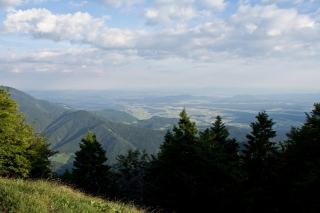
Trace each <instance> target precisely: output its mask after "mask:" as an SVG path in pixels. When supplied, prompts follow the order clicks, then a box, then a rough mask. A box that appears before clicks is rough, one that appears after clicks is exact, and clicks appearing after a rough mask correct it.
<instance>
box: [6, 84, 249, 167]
mask: <svg viewBox="0 0 320 213" xmlns="http://www.w3.org/2000/svg"><path fill="white" fill-rule="evenodd" d="M10 94H11V97H12V98H13V99H14V100H16V101H17V102H18V104H19V111H20V112H23V113H24V114H26V115H27V116H28V119H27V122H28V123H33V122H34V121H35V120H36V123H35V127H36V130H37V131H38V132H42V131H45V132H46V136H47V137H48V138H50V139H51V141H50V143H51V149H52V150H58V151H59V152H60V153H61V154H65V155H64V156H68V157H67V159H65V160H66V161H65V162H66V164H65V162H64V163H61V162H60V163H59V159H58V158H57V157H56V158H53V165H54V168H55V170H56V171H57V172H58V173H61V172H63V171H64V170H65V169H66V168H71V167H72V161H73V157H72V154H73V153H74V152H75V151H77V150H79V143H80V142H81V139H82V138H83V137H85V135H86V133H87V131H88V130H90V131H91V132H92V133H94V134H96V136H97V139H98V141H99V142H100V143H101V144H102V146H103V148H104V149H106V150H107V156H108V163H109V164H113V163H115V162H116V157H117V156H118V155H119V154H125V153H126V151H127V150H128V149H135V148H138V149H146V150H147V151H148V152H149V153H153V154H155V153H157V152H158V151H159V147H160V145H161V144H162V142H163V138H164V135H165V133H166V131H165V130H166V129H172V127H173V125H174V124H177V123H178V121H179V119H178V118H164V117H159V116H154V117H152V118H150V119H146V120H139V119H138V118H136V117H134V116H132V115H130V114H128V113H126V112H123V111H118V110H114V109H105V110H90V111H85V110H76V109H73V108H72V107H70V106H67V105H66V104H63V103H51V102H49V101H44V100H39V99H36V98H34V97H32V96H30V95H28V94H26V93H24V92H22V91H19V90H16V89H14V88H10ZM202 128H205V127H202ZM202 128H200V129H202ZM230 133H231V136H232V137H237V138H241V139H243V138H244V135H245V134H244V133H243V132H241V131H240V130H239V129H237V128H234V127H230ZM55 160H56V161H55Z"/></svg>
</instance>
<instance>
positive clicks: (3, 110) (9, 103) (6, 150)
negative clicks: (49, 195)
mask: <svg viewBox="0 0 320 213" xmlns="http://www.w3.org/2000/svg"><path fill="white" fill-rule="evenodd" d="M25 121H26V116H25V115H24V114H23V113H18V104H17V102H16V101H14V100H12V99H11V97H10V94H9V88H7V90H5V89H1V88H0V175H1V176H22V177H27V176H28V175H30V176H31V177H37V178H39V177H41V176H42V175H44V177H47V176H48V175H49V174H50V173H51V170H50V161H49V159H48V157H51V156H52V155H53V154H54V153H55V152H52V151H50V150H49V148H48V146H49V145H50V144H47V140H48V139H47V138H45V137H43V136H41V135H39V134H37V133H35V131H34V126H33V125H32V124H25ZM30 172H31V173H30ZM35 174H37V175H35Z"/></svg>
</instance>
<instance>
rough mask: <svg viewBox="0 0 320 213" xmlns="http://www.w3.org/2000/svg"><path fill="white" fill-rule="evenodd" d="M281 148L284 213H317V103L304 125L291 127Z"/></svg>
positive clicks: (319, 181) (319, 170) (319, 145)
mask: <svg viewBox="0 0 320 213" xmlns="http://www.w3.org/2000/svg"><path fill="white" fill-rule="evenodd" d="M287 137H288V139H287V140H286V141H284V144H283V145H282V149H283V152H284V154H283V159H282V161H281V165H282V166H281V169H280V170H279V172H280V175H281V180H282V183H281V184H282V188H283V189H284V190H285V191H284V192H283V193H284V194H282V197H284V198H285V199H284V200H283V202H282V204H283V205H282V209H281V210H283V211H299V212H317V211H318V210H319V209H320V204H319V199H320V195H319V190H320V156H319V152H320V103H316V104H314V109H313V110H312V112H311V113H310V114H307V113H306V122H305V123H304V124H303V125H302V126H301V127H300V128H295V127H291V130H290V132H289V133H288V134H287Z"/></svg>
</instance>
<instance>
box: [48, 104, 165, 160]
mask: <svg viewBox="0 0 320 213" xmlns="http://www.w3.org/2000/svg"><path fill="white" fill-rule="evenodd" d="M88 129H90V131H92V132H94V133H95V134H96V136H97V137H98V138H100V139H99V140H100V141H99V142H100V143H101V144H102V146H103V148H104V149H106V150H108V159H109V161H108V162H109V163H110V164H112V163H116V156H117V155H119V154H125V153H126V151H127V150H128V149H136V148H139V149H147V150H148V152H150V153H156V150H157V149H158V147H159V145H160V143H161V141H162V139H163V136H164V134H165V132H164V131H156V130H151V129H147V128H142V127H137V126H130V125H127V124H123V123H118V122H112V121H109V120H106V119H103V118H99V117H96V116H94V115H92V114H91V113H89V112H86V111H84V110H79V111H76V112H71V113H68V114H66V115H62V116H60V117H59V118H58V119H56V120H55V121H54V122H53V123H52V124H51V125H50V126H49V127H48V128H47V129H46V131H47V136H48V137H50V138H52V141H51V144H52V146H51V147H52V149H54V150H59V151H60V152H61V153H74V152H75V151H77V150H78V143H79V141H80V140H81V138H82V137H83V135H85V134H86V132H87V130H88Z"/></svg>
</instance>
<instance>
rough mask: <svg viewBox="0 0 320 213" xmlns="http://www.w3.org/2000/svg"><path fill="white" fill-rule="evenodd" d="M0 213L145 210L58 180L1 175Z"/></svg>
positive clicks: (135, 211)
mask: <svg viewBox="0 0 320 213" xmlns="http://www.w3.org/2000/svg"><path fill="white" fill-rule="evenodd" d="M0 203H1V205H0V212H12V213H14V212H25V213H27V212H41V213H45V212H66V213H67V212H119V213H120V212H123V213H127V212H128V213H129V212H130V213H138V212H146V211H144V210H138V209H137V208H136V207H134V206H133V205H127V204H123V203H121V202H111V201H105V200H102V199H100V198H96V197H91V196H88V195H85V194H84V193H81V192H80V191H78V190H74V189H72V188H70V187H67V186H64V185H62V184H59V183H54V182H47V181H43V180H38V181H26V180H21V179H6V178H0Z"/></svg>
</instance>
